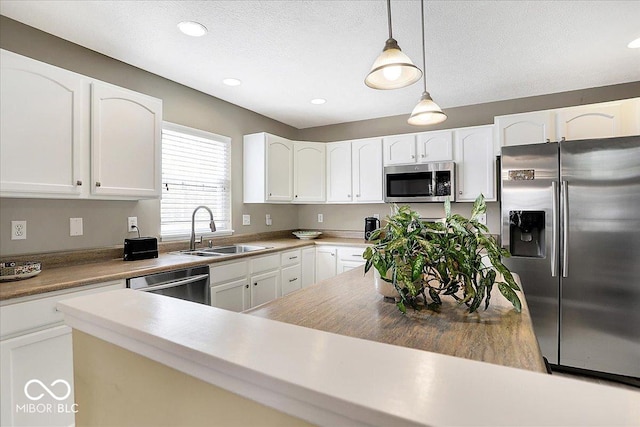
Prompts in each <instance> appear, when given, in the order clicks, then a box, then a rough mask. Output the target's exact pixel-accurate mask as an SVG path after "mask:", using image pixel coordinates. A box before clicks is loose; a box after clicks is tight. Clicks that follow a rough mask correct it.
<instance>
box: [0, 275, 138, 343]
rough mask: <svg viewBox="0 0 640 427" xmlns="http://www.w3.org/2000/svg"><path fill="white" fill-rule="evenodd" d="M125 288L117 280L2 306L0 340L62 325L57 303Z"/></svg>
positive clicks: (124, 285)
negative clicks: (89, 287)
mask: <svg viewBox="0 0 640 427" xmlns="http://www.w3.org/2000/svg"><path fill="white" fill-rule="evenodd" d="M125 287H126V284H125V282H124V280H118V281H115V282H108V283H106V284H105V285H104V286H98V287H93V288H91V289H86V288H85V290H79V291H70V292H64V293H58V294H56V295H54V296H47V297H43V298H38V299H34V300H30V301H25V302H17V303H15V304H7V305H3V306H2V307H0V339H5V338H7V337H10V336H13V335H17V334H20V333H26V332H28V331H33V330H37V329H43V328H45V327H48V326H51V325H55V324H59V323H62V322H63V320H64V316H63V314H62V312H60V311H57V310H56V304H57V303H58V301H62V300H64V299H68V298H75V297H79V296H83V295H89V294H95V293H98V292H106V291H112V290H114V289H124V288H125ZM80 289H82V288H80ZM44 295H46V294H44Z"/></svg>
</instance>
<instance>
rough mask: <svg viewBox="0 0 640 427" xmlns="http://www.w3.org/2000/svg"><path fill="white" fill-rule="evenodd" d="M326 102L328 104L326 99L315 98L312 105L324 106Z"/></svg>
mask: <svg viewBox="0 0 640 427" xmlns="http://www.w3.org/2000/svg"><path fill="white" fill-rule="evenodd" d="M325 102H327V100H326V99H324V98H315V99H312V100H311V103H312V104H315V105H322V104H324V103H325Z"/></svg>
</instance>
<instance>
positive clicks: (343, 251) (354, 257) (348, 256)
mask: <svg viewBox="0 0 640 427" xmlns="http://www.w3.org/2000/svg"><path fill="white" fill-rule="evenodd" d="M364 249H365V248H355V247H354V248H351V247H349V248H338V259H340V260H342V261H356V262H363V261H364V258H362V253H363V252H364Z"/></svg>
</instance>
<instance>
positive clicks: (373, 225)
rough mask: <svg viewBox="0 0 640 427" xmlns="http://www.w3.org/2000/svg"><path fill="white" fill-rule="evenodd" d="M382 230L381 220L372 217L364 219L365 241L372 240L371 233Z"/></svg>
mask: <svg viewBox="0 0 640 427" xmlns="http://www.w3.org/2000/svg"><path fill="white" fill-rule="evenodd" d="M378 228H380V220H379V219H378V218H374V217H372V216H370V217H367V218H365V219H364V239H365V240H370V238H371V233H373V232H374V231H375V230H376V229H378Z"/></svg>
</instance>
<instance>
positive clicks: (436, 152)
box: [416, 130, 453, 163]
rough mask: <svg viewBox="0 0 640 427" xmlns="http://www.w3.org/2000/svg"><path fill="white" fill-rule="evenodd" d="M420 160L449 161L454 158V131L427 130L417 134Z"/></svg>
mask: <svg viewBox="0 0 640 427" xmlns="http://www.w3.org/2000/svg"><path fill="white" fill-rule="evenodd" d="M416 143H417V145H418V162H420V163H425V162H449V161H451V160H453V131H450V130H443V131H434V132H425V133H421V134H418V135H417V136H416Z"/></svg>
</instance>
